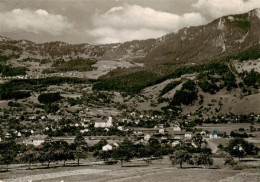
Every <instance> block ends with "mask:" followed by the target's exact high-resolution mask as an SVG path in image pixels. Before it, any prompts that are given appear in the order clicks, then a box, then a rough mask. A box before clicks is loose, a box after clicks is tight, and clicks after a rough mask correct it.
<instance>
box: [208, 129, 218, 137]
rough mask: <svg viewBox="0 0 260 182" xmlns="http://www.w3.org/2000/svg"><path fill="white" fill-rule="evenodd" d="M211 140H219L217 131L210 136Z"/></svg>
mask: <svg viewBox="0 0 260 182" xmlns="http://www.w3.org/2000/svg"><path fill="white" fill-rule="evenodd" d="M209 138H218V135H217V131H216V130H214V131H213V132H212V133H211V134H210V136H209Z"/></svg>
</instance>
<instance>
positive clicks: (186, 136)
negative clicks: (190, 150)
mask: <svg viewBox="0 0 260 182" xmlns="http://www.w3.org/2000/svg"><path fill="white" fill-rule="evenodd" d="M184 137H185V138H191V137H192V134H191V133H185V134H184Z"/></svg>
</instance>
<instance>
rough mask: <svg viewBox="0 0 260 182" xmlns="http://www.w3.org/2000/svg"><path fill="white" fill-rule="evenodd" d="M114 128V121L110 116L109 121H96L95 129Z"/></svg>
mask: <svg viewBox="0 0 260 182" xmlns="http://www.w3.org/2000/svg"><path fill="white" fill-rule="evenodd" d="M112 126H113V120H112V117H111V116H110V117H109V118H108V120H107V121H96V122H95V125H94V127H95V128H110V127H112Z"/></svg>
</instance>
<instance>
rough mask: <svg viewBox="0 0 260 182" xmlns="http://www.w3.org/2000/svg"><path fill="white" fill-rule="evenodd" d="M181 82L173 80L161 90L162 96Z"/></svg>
mask: <svg viewBox="0 0 260 182" xmlns="http://www.w3.org/2000/svg"><path fill="white" fill-rule="evenodd" d="M179 84H181V81H173V82H171V83H168V84H167V85H166V86H165V87H164V88H163V89H162V91H161V93H160V96H163V95H164V94H166V93H168V92H169V91H171V90H172V89H174V88H175V87H176V86H178V85H179Z"/></svg>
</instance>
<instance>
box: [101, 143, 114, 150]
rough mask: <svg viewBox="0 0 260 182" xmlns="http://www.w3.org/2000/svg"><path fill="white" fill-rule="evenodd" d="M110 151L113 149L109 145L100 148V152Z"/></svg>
mask: <svg viewBox="0 0 260 182" xmlns="http://www.w3.org/2000/svg"><path fill="white" fill-rule="evenodd" d="M112 149H113V147H112V145H110V144H106V145H104V146H103V147H102V151H109V150H112Z"/></svg>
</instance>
